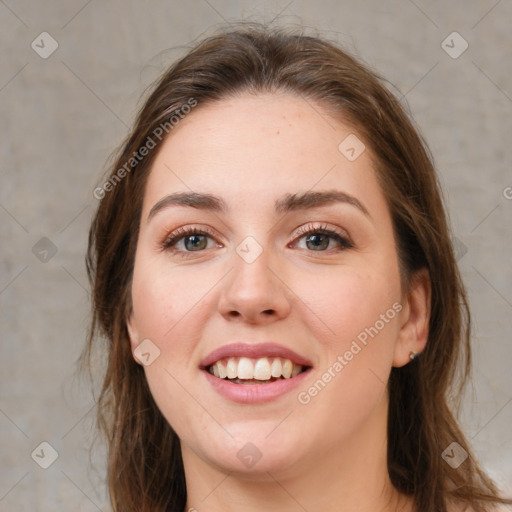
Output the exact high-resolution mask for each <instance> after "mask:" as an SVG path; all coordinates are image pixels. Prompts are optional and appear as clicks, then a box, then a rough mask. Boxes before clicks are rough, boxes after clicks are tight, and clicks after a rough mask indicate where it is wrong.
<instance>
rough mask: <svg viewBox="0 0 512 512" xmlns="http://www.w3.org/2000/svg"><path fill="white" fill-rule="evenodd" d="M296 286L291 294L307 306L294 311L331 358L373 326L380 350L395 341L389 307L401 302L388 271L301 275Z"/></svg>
mask: <svg viewBox="0 0 512 512" xmlns="http://www.w3.org/2000/svg"><path fill="white" fill-rule="evenodd" d="M295 282H296V285H295V286H294V291H295V290H296V294H297V296H299V297H300V298H301V299H302V301H303V303H304V304H305V305H306V306H307V307H306V308H305V307H304V305H302V307H301V305H300V304H299V303H298V305H297V307H298V309H301V310H302V313H301V315H302V314H304V315H305V317H307V318H309V323H310V328H311V330H312V331H313V332H314V333H316V334H317V335H318V336H317V339H318V341H319V342H320V343H322V344H323V345H324V349H325V350H326V352H327V353H328V354H329V355H330V357H331V358H332V356H333V353H336V354H338V353H340V351H341V353H343V352H344V351H345V350H347V348H348V347H349V346H350V344H351V341H352V340H355V339H356V338H357V337H358V336H359V335H360V334H361V333H362V334H361V336H360V337H361V338H363V339H364V333H365V332H366V331H365V329H367V328H370V327H372V326H374V325H375V323H377V329H378V330H379V335H380V340H381V343H380V344H379V345H380V346H381V347H382V345H383V344H385V345H389V343H384V340H388V341H393V339H394V337H396V332H397V331H396V329H395V327H396V322H393V318H395V316H396V314H395V313H396V311H395V310H394V309H393V308H392V306H393V304H394V303H396V302H397V300H399V299H400V287H399V285H397V282H398V281H397V277H396V276H395V275H394V272H393V270H392V269H391V268H386V269H382V268H381V269H380V271H379V268H378V267H374V268H373V269H371V270H368V271H365V270H360V269H355V268H353V267H352V268H349V267H347V268H344V269H340V271H339V272H331V273H323V274H317V275H311V276H310V277H309V278H305V277H304V274H301V275H300V276H297V278H296V280H295ZM382 315H384V320H382ZM383 322H384V324H383ZM315 326H316V327H315ZM388 348H389V346H388Z"/></svg>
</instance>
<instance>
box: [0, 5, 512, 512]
mask: <svg viewBox="0 0 512 512" xmlns="http://www.w3.org/2000/svg"><path fill="white" fill-rule="evenodd" d="M276 16H278V18H277V19H275V20H274V23H275V24H279V25H290V24H292V25H301V24H303V25H305V26H307V27H316V28H318V29H319V30H320V31H321V32H322V33H323V34H324V35H326V36H327V37H329V38H332V39H334V40H337V41H339V42H340V43H342V44H344V45H345V46H346V48H348V49H349V50H351V51H353V52H355V53H356V54H357V55H359V56H360V57H361V58H363V59H364V60H366V62H368V63H369V64H370V65H371V66H373V67H375V68H376V69H377V70H378V71H380V72H381V73H382V74H383V75H385V76H386V77H387V78H388V79H389V80H390V81H391V82H392V83H393V84H394V85H395V86H396V87H397V88H398V90H399V91H400V95H403V96H404V98H403V102H404V104H406V105H408V108H409V109H410V111H411V112H412V114H413V116H414V118H415V120H416V122H417V124H418V125H419V126H420V127H421V130H422V132H423V134H424V135H425V136H426V138H427V140H428V142H429V144H430V146H431V149H432V151H433V154H434V156H435V159H436V163H437V166H438V169H439V173H440V177H441V182H442V184H443V185H444V188H445V192H446V200H447V203H448V206H449V209H450V215H451V222H452V225H453V228H454V232H455V236H456V237H457V240H458V241H457V246H458V248H459V258H460V259H459V263H460V266H461V270H462V272H463V276H464V279H465V282H466V284H467V287H468V290H469V294H470V301H471V306H472V312H473V317H474V336H473V347H474V354H475V365H474V385H473V386H472V387H470V389H469V392H468V394H467V396H466V399H465V403H464V408H463V411H462V421H463V427H464V429H465V431H466V433H467V435H468V437H469V438H470V439H472V442H473V446H474V448H475V450H476V453H477V455H478V456H479V457H480V459H481V461H482V462H483V464H484V466H485V467H486V468H487V469H488V470H489V472H490V473H491V474H492V475H493V476H494V477H496V478H497V479H498V480H499V481H500V482H501V483H502V485H504V486H507V488H508V489H509V492H512V485H511V482H512V430H511V427H510V426H511V425H512V403H511V401H512V385H511V384H512V378H511V371H510V361H511V360H512V342H511V337H510V332H511V318H512V309H511V308H512V266H511V265H510V253H511V249H512V240H511V237H510V220H511V213H512V200H511V199H510V198H511V197H512V189H510V188H507V187H511V186H512V173H511V163H512V144H511V143H510V134H511V133H512V115H511V114H512V58H511V49H512V45H511V43H512V32H511V30H510V25H511V22H512V4H511V2H510V1H505V0H503V1H496V0H481V1H472V2H467V1H452V2H442V1H431V2H427V1H426V0H416V1H415V2H412V1H408V0H393V1H388V2H379V1H378V0H366V1H359V2H356V1H344V2H340V1H339V0H316V1H314V2H312V1H310V2H307V1H305V0H295V1H290V0H285V1H278V2H268V1H264V2H258V3H257V5H255V4H254V3H253V2H249V1H241V2H236V1H231V0H208V1H206V0H190V1H187V2H186V1H184V0H183V1H156V0H155V1H139V2H134V1H132V2H128V1H127V2H122V1H120V0H110V1H104V2H102V1H100V0H90V1H86V0H73V1H68V2H64V1H45V2H35V1H32V2H30V1H28V0H21V1H14V0H4V1H0V44H1V52H2V53H1V54H2V60H1V68H0V115H1V128H0V129H1V131H2V133H1V136H0V174H1V183H2V186H1V189H0V223H1V224H0V226H1V233H2V244H1V258H0V265H1V267H0V268H1V272H0V317H1V331H0V332H1V337H2V338H1V345H0V350H1V352H0V368H1V387H0V438H1V453H0V510H1V511H13V510H16V511H21V510H27V511H28V510H30V511H33V512H34V511H52V512H58V511H61V510H62V511H68V510H71V509H72V510H80V511H95V510H103V511H107V510H108V505H107V500H106V493H105V488H104V485H103V484H102V478H103V474H104V463H103V455H102V447H101V444H96V445H95V446H96V448H95V449H94V450H93V452H92V456H91V457H89V447H90V444H91V440H92V430H93V428H92V427H93V420H94V411H95V410H94V400H93V398H92V395H91V393H90V391H89V390H88V387H87V383H86V382H83V381H81V380H79V379H77V378H76V377H75V375H74V374H75V369H76V366H75V361H76V359H77V357H78V355H79V353H80V350H81V348H82V346H83V343H84V338H85V334H86V330H87V315H88V291H87V288H88V286H87V280H86V275H85V267H84V252H85V248H86V234H87V229H88V224H89V221H90V218H91V214H92V211H93V208H94V207H95V206H96V200H95V199H94V198H93V196H92V191H93V189H94V187H95V185H96V184H97V183H98V182H99V179H100V176H101V174H102V172H103V171H104V170H105V168H106V162H107V158H108V156H109V154H110V153H111V152H112V150H113V149H114V148H115V147H116V146H117V144H118V143H119V142H120V141H121V140H122V138H123V137H124V135H125V134H126V131H127V126H128V125H129V124H130V123H131V121H132V120H133V118H134V115H135V112H136V109H137V106H138V105H139V97H140V95H141V93H142V92H143V91H144V89H145V87H146V86H147V85H148V84H150V83H151V81H152V80H153V79H154V78H155V77H156V76H157V75H158V74H159V73H160V72H161V71H162V70H163V69H164V67H165V66H167V65H168V64H169V63H170V62H171V61H172V60H173V59H175V58H176V57H178V56H180V55H182V53H183V51H184V45H188V44H189V43H191V42H192V41H193V40H195V39H196V38H198V37H200V36H201V35H202V34H209V33H211V31H212V30H213V29H214V28H215V27H216V26H218V24H219V23H224V22H225V21H226V20H227V21H234V20H239V19H242V18H244V19H251V20H254V21H265V22H270V21H271V20H273V19H274V18H275V17H276ZM43 31H47V32H48V33H49V34H51V36H52V37H53V38H54V39H55V40H56V41H57V43H58V45H59V46H58V49H57V50H56V51H55V52H54V53H53V54H52V55H50V56H49V57H48V58H46V59H43V58H42V57H40V55H39V54H38V53H36V51H35V50H34V49H33V48H32V47H31V43H32V41H35V44H36V43H37V44H39V48H38V47H36V48H37V49H38V50H39V52H40V53H44V52H46V51H48V50H49V49H50V48H51V46H50V40H49V39H48V38H47V36H39V35H40V34H41V33H42V32H43ZM453 31H457V32H458V33H459V34H460V35H461V36H462V37H463V38H464V40H465V41H467V43H468V44H469V47H468V48H467V50H466V51H465V52H464V53H463V54H462V55H460V56H459V57H458V58H453V55H452V56H450V55H449V54H448V53H447V52H446V51H445V49H446V50H449V51H451V52H452V54H453V53H454V52H456V51H457V50H460V49H462V46H461V44H463V41H462V40H460V39H457V36H455V39H454V38H453V36H452V37H451V38H448V40H447V41H446V43H444V49H443V46H442V42H443V41H444V40H445V39H446V38H447V36H448V35H449V34H451V33H452V32H453ZM42 38H46V39H44V41H43V43H41V39H42ZM452 40H453V42H452ZM447 45H448V47H447ZM42 46H44V48H42ZM450 46H453V48H451V49H450V48H449V47H450ZM507 197H508V198H507ZM43 237H47V239H49V240H50V241H51V243H50V242H49V241H48V240H46V239H43V241H41V239H42V238H43ZM34 247H35V248H34ZM52 249H53V251H55V250H57V252H56V253H55V254H54V255H53V254H52ZM45 251H47V252H46V253H45ZM42 441H47V442H49V443H50V444H51V445H52V446H53V447H54V448H55V450H57V452H58V454H59V457H58V458H57V460H56V461H55V462H54V463H53V464H52V465H51V466H50V467H49V468H48V469H46V470H45V469H42V468H41V467H39V465H38V464H36V462H35V461H34V460H33V459H32V458H31V453H32V452H33V450H34V449H35V448H36V447H38V445H39V444H40V443H41V442H42ZM36 453H39V454H40V457H39V458H38V459H37V457H36V456H34V458H35V459H37V460H39V461H43V459H44V460H46V461H48V460H49V459H48V457H49V451H48V449H46V452H45V454H44V457H42V456H41V451H40V449H39V450H36Z"/></svg>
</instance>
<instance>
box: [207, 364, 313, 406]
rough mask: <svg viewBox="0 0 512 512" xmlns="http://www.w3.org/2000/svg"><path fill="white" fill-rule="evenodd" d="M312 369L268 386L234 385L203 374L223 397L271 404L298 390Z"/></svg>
mask: <svg viewBox="0 0 512 512" xmlns="http://www.w3.org/2000/svg"><path fill="white" fill-rule="evenodd" d="M310 370H311V368H308V369H307V370H306V371H304V372H302V373H300V374H299V375H297V376H296V377H292V378H290V379H279V380H275V381H274V382H269V383H267V384H234V383H233V382H229V381H228V380H225V379H220V378H219V377H215V375H212V374H211V373H210V372H208V371H207V370H203V373H204V375H205V377H206V379H207V380H208V382H209V383H210V384H211V385H212V387H213V389H215V391H217V393H219V394H220V395H222V396H223V397H225V398H227V399H229V400H232V401H233V402H238V403H240V404H259V403H264V402H270V401H272V400H275V399H276V398H279V397H281V396H283V395H285V394H286V393H289V392H290V391H292V390H294V389H295V388H297V387H298V386H299V385H300V384H301V383H302V382H303V381H304V379H305V378H306V377H307V375H308V374H309V372H310Z"/></svg>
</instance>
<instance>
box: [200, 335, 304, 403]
mask: <svg viewBox="0 0 512 512" xmlns="http://www.w3.org/2000/svg"><path fill="white" fill-rule="evenodd" d="M312 366H313V364H312V363H311V361H309V360H308V359H307V358H305V357H303V356H301V355H299V354H297V353H296V352H295V351H293V350H291V349H289V348H286V347H284V346H282V345H279V344H276V343H271V342H267V343H259V344H254V343H231V344H227V345H224V346H222V347H219V348H217V349H216V350H214V351H213V352H211V353H210V354H209V355H208V356H206V357H205V358H204V359H203V360H202V361H201V363H200V365H199V368H200V370H202V374H203V375H204V376H205V377H206V380H207V382H208V383H209V384H210V386H211V387H212V388H213V390H214V391H216V392H217V393H218V394H220V395H221V396H222V397H224V398H225V399H228V400H229V401H234V402H238V403H243V404H257V403H264V402H269V401H272V400H276V399H278V398H279V397H282V396H284V395H287V394H289V393H290V392H291V391H292V390H294V389H296V388H298V386H300V385H301V383H302V382H303V381H304V379H305V378H306V377H307V375H309V374H310V371H311V370H312Z"/></svg>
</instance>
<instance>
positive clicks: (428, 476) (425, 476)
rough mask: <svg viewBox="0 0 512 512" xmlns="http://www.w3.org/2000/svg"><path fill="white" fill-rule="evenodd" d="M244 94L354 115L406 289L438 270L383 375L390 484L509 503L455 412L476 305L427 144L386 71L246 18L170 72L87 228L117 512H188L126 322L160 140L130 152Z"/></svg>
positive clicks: (440, 497) (427, 498) (431, 507)
mask: <svg viewBox="0 0 512 512" xmlns="http://www.w3.org/2000/svg"><path fill="white" fill-rule="evenodd" d="M246 91H249V92H252V93H261V92H276V91H288V92H291V93H294V94H298V95H300V96H302V97H303V98H304V99H306V100H307V101H314V102H317V103H318V104H320V105H322V106H324V107H326V109H327V111H328V112H330V113H331V114H332V115H334V116H339V118H340V119H343V120H344V121H346V122H349V123H351V124H353V126H355V127H356V128H357V130H358V134H359V135H360V136H361V137H362V138H363V140H364V141H365V144H367V145H368V146H369V147H370V148H371V150H372V152H373V155H374V157H375V158H374V160H375V162H374V164H375V172H376V174H377V177H378V179H379V182H380V185H381V187H382V190H383V192H384V195H385V197H386V199H387V202H388V205H389V208H390V212H391V216H392V220H393V225H394V231H395V237H396V241H397V246H398V255H399V260H400V266H401V272H402V277H403V279H404V280H403V282H404V283H405V285H404V286H405V287H408V286H409V285H410V282H411V278H412V277H413V275H414V272H415V271H416V270H419V269H421V268H427V269H428V271H429V273H430V277H431V285H432V295H431V316H430V327H429V329H430V331H429V337H428V343H427V346H426V348H425V350H424V352H423V354H421V356H420V357H419V358H418V359H416V360H414V361H412V362H411V363H410V364H407V365H406V366H404V367H402V368H393V369H392V372H391V376H390V380H389V385H388V386H389V397H390V403H389V415H388V471H389V475H390V478H391V481H392V483H393V485H394V486H395V487H396V488H397V489H399V490H400V491H401V492H403V493H406V494H409V495H413V496H414V501H415V504H416V507H417V510H418V511H419V512H434V511H445V510H447V506H448V504H449V503H451V502H459V503H462V504H465V505H471V506H472V507H473V509H474V510H475V511H484V510H488V507H489V506H490V504H491V503H512V502H511V501H508V500H505V499H504V498H500V497H499V495H498V490H497V489H496V487H495V486H494V484H493V482H492V481H491V480H490V479H489V478H488V477H487V476H486V475H485V474H484V472H483V471H482V470H481V469H480V468H479V466H478V464H477V462H476V460H475V458H474V457H473V455H472V454H471V450H470V448H469V446H468V443H467V441H466V440H465V438H464V435H463V434H462V432H461V430H460V429H459V427H458V425H457V422H456V420H455V418H454V415H453V414H452V412H451V407H454V406H455V405H457V406H458V405H459V404H460V397H461V393H462V386H463V384H464V382H466V381H467V380H468V378H469V374H470V346H469V337H470V316H469V309H468V304H467V300H466V292H465V289H464V286H463V283H462V281H461V277H460V275H459V270H458V268H457V264H456V260H455V257H454V252H453V248H452V244H451V239H450V233H449V228H448V226H447V220H446V214H445V209H444V206H443V200H442V196H441V191H440V187H439V184H438V180H437V176H436V172H435V170H434V166H433V163H432V158H431V156H430V154H429V152H428V149H427V147H426V144H425V143H424V141H423V139H422V138H421V136H420V135H419V134H418V132H417V130H416V129H415V128H414V126H413V124H412V122H411V120H410V119H409V118H408V116H407V115H406V114H405V112H404V110H403V108H402V106H401V105H400V102H399V100H398V99H397V98H396V97H395V96H394V95H392V94H391V93H390V92H389V91H388V89H387V87H386V82H385V81H384V80H383V79H382V78H381V77H379V76H378V75H376V74H375V73H374V72H373V71H370V70H369V69H368V68H367V67H365V66H364V65H363V64H361V63H360V62H359V61H358V60H356V59H354V58H353V57H351V56H350V55H349V54H347V53H346V52H345V51H343V50H341V49H340V48H338V47H337V45H335V44H333V43H331V42H329V41H326V40H325V39H323V38H320V37H316V36H315V37H313V36H307V35H304V34H303V33H297V32H294V31H287V30H284V29H269V28H267V27H263V26H260V25H258V24H246V23H244V24H241V25H240V26H238V27H235V28H229V29H227V30H223V31H221V32H220V33H217V34H215V35H213V36H210V37H208V38H207V39H205V40H203V41H202V42H200V43H199V44H198V45H196V46H195V47H194V48H193V49H192V50H190V51H189V52H188V53H187V54H186V55H185V56H184V57H183V58H182V59H181V60H179V61H177V62H176V63H175V64H174V65H172V67H171V68H170V69H169V70H168V71H166V73H165V74H164V75H163V76H162V78H161V79H160V80H159V82H158V83H157V84H156V87H155V88H154V90H153V92H152V93H151V94H150V95H149V97H148V99H147V100H146V102H145V104H144V105H143V107H142V109H141V110H140V112H139V114H138V117H137V119H136V121H135V124H134V127H133V130H132V132H131V134H130V135H129V136H128V138H127V140H126V141H125V142H124V144H123V145H122V147H121V149H120V152H119V154H118V157H117V159H116V161H115V163H114V165H113V166H112V167H111V170H110V175H109V176H110V177H109V181H110V186H109V187H108V188H107V187H106V186H105V191H103V192H102V194H101V195H102V196H103V198H102V200H101V202H100V204H99V207H98V210H97V212H96V215H95V217H94V220H93V222H92V225H91V228H90V233H89V248H88V253H87V258H86V262H87V270H88V274H89V279H90V281H91V285H92V291H93V316H92V325H91V329H90V336H89V340H88V344H87V347H86V349H85V351H84V361H86V362H88V363H89V364H90V362H91V354H92V349H93V345H94V340H95V339H96V338H98V337H99V336H98V335H103V336H104V337H105V338H106V340H107V351H108V361H107V363H106V365H107V367H106V371H105V375H104V381H103V386H102V389H101V393H100V395H99V399H98V420H99V425H100V427H101V429H102V430H103V431H104V433H105V434H106V436H107V442H108V448H109V456H108V462H109V464H108V484H109V489H110V496H111V502H112V504H113V508H114V510H115V511H118V512H131V511H133V512H135V511H136V512H150V511H151V512H157V511H162V512H163V511H179V512H182V511H183V510H184V508H185V506H186V486H185V476H184V470H183V464H182V459H181V451H180V443H179V439H178V437H177V435H176V434H175V433H174V431H173V429H172V428H171V426H169V424H168V423H167V421H166V420H165V419H164V417H163V416H162V414H161V413H160V411H159V410H158V408H157V406H156V405H155V402H154V401H153V398H152V396H151V393H150V391H149V388H148V385H147V383H146V379H145V374H144V371H143V368H142V367H141V366H140V365H138V364H136V363H135V361H134V360H133V357H132V353H131V350H130V343H129V339H128V333H127V328H126V319H127V314H128V312H129V311H130V307H131V306H130V304H131V299H130V285H131V276H132V271H133V266H134V257H135V248H136V244H137V237H138V227H139V221H140V215H141V207H142V198H143V194H144V186H145V182H146V180H147V177H148V173H149V172H150V169H151V165H152V162H153V161H154V158H155V156H156V154H157V152H158V149H159V147H160V146H161V142H160V141H158V142H157V144H156V146H157V147H156V148H155V149H154V150H152V151H149V153H148V154H147V155H146V156H145V157H144V158H140V159H139V158H136V159H134V156H138V155H139V154H140V153H139V150H140V149H141V148H142V147H143V146H147V145H148V141H149V140H150V139H151V140H153V142H155V141H154V137H152V134H154V133H155V130H157V129H158V127H159V126H161V125H162V123H165V122H166V121H168V120H169V119H170V118H171V116H172V115H173V114H175V113H176V112H179V110H180V108H181V107H182V106H183V105H186V104H187V103H189V102H190V100H191V99H193V100H194V101H197V104H198V105H199V106H201V105H204V104H206V103H208V102H215V101H219V100H222V99H223V98H226V97H228V96H230V95H234V94H239V93H241V92H246ZM162 140H165V138H162ZM130 159H132V160H130ZM127 162H130V164H129V166H128V167H127ZM123 168H124V169H125V172H121V169H123ZM114 178H115V179H114ZM107 190H108V191H107ZM453 441H456V442H457V443H458V444H459V445H460V446H462V447H463V448H464V449H465V450H466V451H467V452H468V454H469V457H468V458H467V460H466V461H465V462H464V463H462V464H461V465H460V466H459V467H458V468H457V469H454V468H452V467H450V466H449V465H448V464H447V463H446V462H445V461H444V460H443V459H442V457H441V454H442V452H443V451H444V450H445V449H446V448H447V447H448V446H449V445H450V444H451V443H452V442H453ZM486 504H487V506H486Z"/></svg>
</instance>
